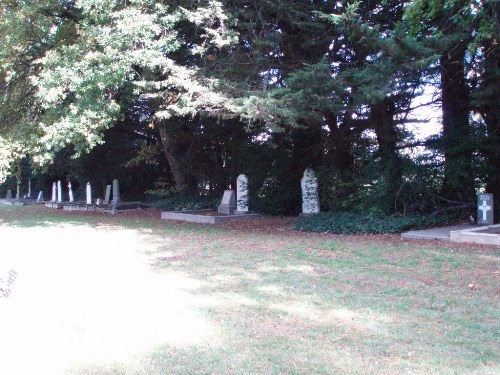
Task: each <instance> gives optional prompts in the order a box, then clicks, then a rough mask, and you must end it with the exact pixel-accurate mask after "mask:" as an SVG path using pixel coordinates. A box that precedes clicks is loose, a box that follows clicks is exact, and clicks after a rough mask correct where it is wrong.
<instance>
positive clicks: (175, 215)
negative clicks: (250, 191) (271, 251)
mask: <svg viewBox="0 0 500 375" xmlns="http://www.w3.org/2000/svg"><path fill="white" fill-rule="evenodd" d="M211 212H213V213H215V212H216V211H214V210H210V209H208V210H193V211H166V212H162V213H161V218H162V219H164V220H179V221H187V222H188V223H198V224H218V223H223V222H226V221H232V220H244V219H251V218H255V217H259V216H260V215H259V214H247V213H240V214H233V215H216V216H211V215H208V214H209V213H211Z"/></svg>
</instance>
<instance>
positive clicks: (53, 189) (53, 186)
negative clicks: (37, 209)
mask: <svg viewBox="0 0 500 375" xmlns="http://www.w3.org/2000/svg"><path fill="white" fill-rule="evenodd" d="M56 200H57V184H56V183H55V182H54V183H53V184H52V199H51V201H52V202H55V201H56Z"/></svg>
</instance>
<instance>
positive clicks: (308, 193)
mask: <svg viewBox="0 0 500 375" xmlns="http://www.w3.org/2000/svg"><path fill="white" fill-rule="evenodd" d="M300 186H301V188H302V213H303V214H317V213H319V195H318V179H317V178H316V175H315V174H314V171H313V170H312V169H311V168H307V169H306V170H305V171H304V176H303V177H302V179H301V180H300Z"/></svg>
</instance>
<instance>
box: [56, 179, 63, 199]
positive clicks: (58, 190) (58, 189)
mask: <svg viewBox="0 0 500 375" xmlns="http://www.w3.org/2000/svg"><path fill="white" fill-rule="evenodd" d="M57 202H59V203H61V202H62V183H61V180H59V181H57Z"/></svg>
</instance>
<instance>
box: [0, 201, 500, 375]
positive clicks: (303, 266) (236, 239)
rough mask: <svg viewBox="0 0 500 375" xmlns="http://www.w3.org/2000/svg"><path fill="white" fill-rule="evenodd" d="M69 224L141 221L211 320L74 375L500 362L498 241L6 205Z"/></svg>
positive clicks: (492, 369) (163, 260) (35, 218)
mask: <svg viewBox="0 0 500 375" xmlns="http://www.w3.org/2000/svg"><path fill="white" fill-rule="evenodd" d="M63 224H64V225H69V226H70V227H78V226H90V227H93V228H96V229H97V230H109V231H120V230H124V229H129V230H135V231H137V233H138V235H139V234H141V235H142V236H144V238H145V241H146V242H150V243H154V244H155V246H156V248H155V251H148V252H147V256H148V257H149V259H150V264H151V265H152V270H151V271H152V272H156V273H158V274H160V275H168V276H170V277H172V278H173V279H174V280H175V279H176V278H177V277H179V278H181V277H182V278H185V279H187V280H189V284H188V285H185V286H182V287H179V291H182V293H185V294H186V295H187V297H186V298H188V300H189V304H188V306H187V308H189V309H190V310H191V311H192V312H193V313H194V314H195V316H197V317H198V319H199V320H200V321H203V322H206V323H207V324H209V326H210V327H211V329H212V333H211V335H209V337H201V336H200V339H199V340H198V341H197V342H196V343H194V344H190V345H186V346H178V345H173V344H171V343H169V342H168V340H165V343H164V344H161V345H158V346H157V347H156V348H154V349H153V350H151V351H150V352H149V353H146V354H141V355H140V356H139V355H138V356H137V357H136V358H135V359H134V360H133V361H132V363H108V364H102V363H101V364H95V363H94V364H82V365H81V366H80V367H78V368H75V369H73V370H72V371H69V372H68V373H74V374H409V373H411V374H495V373H499V371H500V357H499V353H500V327H499V322H500V304H499V302H500V301H499V293H498V292H499V289H498V285H499V283H498V282H499V265H500V256H499V255H500V252H499V250H498V249H494V248H485V247H483V248H477V249H476V248H470V247H467V248H460V247H453V246H450V245H446V246H443V245H439V243H435V242H428V243H425V242H424V243H423V244H416V243H415V242H409V243H405V242H403V241H399V242H396V243H394V242H395V241H394V240H393V241H391V242H389V241H384V240H383V238H382V237H377V238H372V239H369V240H367V239H366V238H356V237H352V236H351V237H342V236H336V237H335V239H329V238H328V237H325V236H319V235H312V236H304V235H298V234H297V235H294V234H290V233H287V234H266V233H257V232H238V231H229V230H223V229H220V228H213V227H207V226H196V225H188V224H171V223H168V222H162V221H159V220H153V219H145V220H139V221H138V220H137V219H134V218H128V217H120V216H85V215H78V214H75V213H61V212H51V211H45V210H43V211H42V210H39V209H34V208H14V207H5V206H1V205H0V226H3V227H10V226H15V227H18V228H27V229H28V228H30V227H34V226H37V227H40V226H42V227H52V226H60V225H63ZM106 225H107V226H108V227H109V229H104V228H106V227H105V226H106ZM137 250H138V251H139V252H141V251H143V252H146V249H141V248H138V249H137ZM119 265H120V260H119V259H117V260H116V266H117V267H119ZM109 272H110V275H112V274H113V269H110V270H109ZM469 283H474V284H476V285H477V286H478V288H477V290H470V289H469V288H468V284H469ZM165 298H167V299H168V298H173V297H169V296H165ZM177 303H179V304H183V303H186V302H185V301H178V302H177ZM138 319H148V313H147V312H144V316H139V317H138ZM131 324H133V322H131Z"/></svg>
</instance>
